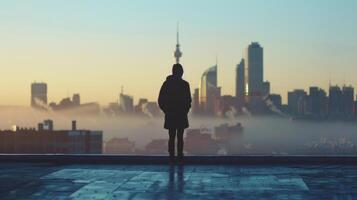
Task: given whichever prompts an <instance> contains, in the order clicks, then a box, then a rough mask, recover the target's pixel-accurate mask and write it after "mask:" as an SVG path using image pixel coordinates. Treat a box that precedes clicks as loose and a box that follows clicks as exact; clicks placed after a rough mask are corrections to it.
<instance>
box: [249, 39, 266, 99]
mask: <svg viewBox="0 0 357 200" xmlns="http://www.w3.org/2000/svg"><path fill="white" fill-rule="evenodd" d="M244 65H245V72H244V75H245V91H246V94H247V95H248V96H261V95H262V93H263V48H262V47H261V46H260V45H259V43H257V42H252V43H251V44H250V45H249V46H248V47H247V49H246V50H245V53H244Z"/></svg>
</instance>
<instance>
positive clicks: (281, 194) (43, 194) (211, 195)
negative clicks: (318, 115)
mask: <svg viewBox="0 0 357 200" xmlns="http://www.w3.org/2000/svg"><path fill="white" fill-rule="evenodd" d="M0 186H1V187H0V196H1V199H51V200H53V199H222V198H226V199H354V198H356V196H357V167H354V166H331V165H323V166H234V165H209V166H208V165H207V166H203V165H200V166H196V165H187V166H185V165H170V166H168V165H65V166H59V165H49V164H19V163H5V164H1V165H0Z"/></svg>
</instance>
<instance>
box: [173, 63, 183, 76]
mask: <svg viewBox="0 0 357 200" xmlns="http://www.w3.org/2000/svg"><path fill="white" fill-rule="evenodd" d="M172 75H174V76H176V77H179V78H181V77H182V75H183V68H182V65H181V64H179V63H177V64H174V66H172Z"/></svg>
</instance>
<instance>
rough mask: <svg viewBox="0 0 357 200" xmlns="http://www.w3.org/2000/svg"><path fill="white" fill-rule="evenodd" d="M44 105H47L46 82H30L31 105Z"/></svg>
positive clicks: (34, 106) (39, 106)
mask: <svg viewBox="0 0 357 200" xmlns="http://www.w3.org/2000/svg"><path fill="white" fill-rule="evenodd" d="M44 105H47V84H46V83H36V82H34V83H32V84H31V106H32V107H33V108H44Z"/></svg>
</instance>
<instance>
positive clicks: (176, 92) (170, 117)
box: [158, 64, 192, 161]
mask: <svg viewBox="0 0 357 200" xmlns="http://www.w3.org/2000/svg"><path fill="white" fill-rule="evenodd" d="M182 75H183V68H182V66H181V64H174V65H173V67H172V75H169V76H168V77H167V78H166V81H165V82H164V83H163V84H162V86H161V89H160V94H159V98H158V103H159V107H160V109H161V110H162V111H163V112H164V113H165V123H164V128H165V129H168V130H169V141H168V152H169V155H170V161H174V160H175V138H176V136H177V157H178V159H179V160H182V159H183V156H184V155H183V133H184V129H185V128H188V126H189V123H188V119H187V114H188V112H189V110H190V108H191V101H192V99H191V92H190V85H189V83H188V82H187V81H185V80H183V79H182Z"/></svg>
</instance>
